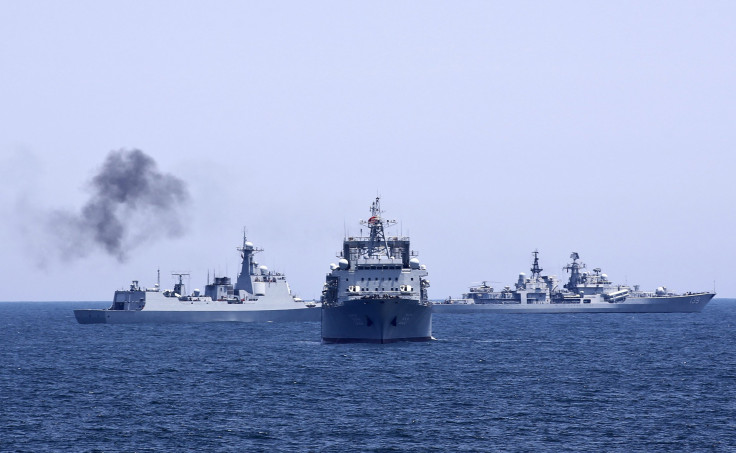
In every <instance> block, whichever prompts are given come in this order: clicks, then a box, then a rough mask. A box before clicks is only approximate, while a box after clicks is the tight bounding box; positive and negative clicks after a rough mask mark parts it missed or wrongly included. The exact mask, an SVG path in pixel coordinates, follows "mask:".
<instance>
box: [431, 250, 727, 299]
mask: <svg viewBox="0 0 736 453" xmlns="http://www.w3.org/2000/svg"><path fill="white" fill-rule="evenodd" d="M533 255H534V261H533V263H532V267H531V276H530V277H527V276H526V274H525V273H523V272H522V273H520V274H519V278H518V280H517V282H516V284H515V285H514V287H513V288H512V287H511V286H505V287H504V288H503V289H502V290H500V291H494V289H493V287H491V286H489V285H488V284H487V283H486V282H483V283H482V284H481V285H477V286H471V287H470V289H469V291H468V292H467V293H465V294H463V297H462V298H460V299H453V298H448V299H446V300H444V301H441V302H436V303H435V304H434V305H433V307H432V309H433V311H434V312H435V313H476V312H494V313H587V312H594V313H595V312H597V313H692V312H700V311H701V310H702V309H703V307H705V306H706V304H708V302H710V300H711V299H712V298H713V297H714V296H715V293H714V292H696V293H690V292H688V293H684V294H677V293H673V292H671V291H668V290H667V288H666V287H664V286H660V287H659V288H657V289H656V290H654V291H641V290H640V289H639V286H638V285H634V286H633V287H630V286H627V285H617V284H614V283H612V282H611V281H610V280H609V279H608V276H607V275H606V274H604V273H602V272H601V269H600V268H595V269H593V272H592V273H591V272H588V271H587V270H586V266H585V264H584V263H582V262H580V261H579V259H580V256H579V255H578V254H577V253H575V252H573V253H572V254H571V255H570V258H571V259H572V263H569V264H568V265H566V266H565V267H564V268H563V270H564V271H566V272H569V273H570V277H569V280H568V282H567V283H566V284H564V285H563V287H562V288H560V287H559V283H560V282H559V281H558V280H557V278H556V277H555V276H550V275H542V270H543V269H542V268H541V267H539V252H538V251H534V252H533Z"/></svg>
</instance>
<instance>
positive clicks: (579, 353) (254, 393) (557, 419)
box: [0, 299, 736, 452]
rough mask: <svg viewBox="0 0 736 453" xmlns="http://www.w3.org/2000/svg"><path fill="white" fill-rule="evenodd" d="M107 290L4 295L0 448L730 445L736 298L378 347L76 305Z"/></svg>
mask: <svg viewBox="0 0 736 453" xmlns="http://www.w3.org/2000/svg"><path fill="white" fill-rule="evenodd" d="M107 305H109V303H106V302H103V303H89V302H87V303H84V302H77V303H68V302H64V303H61V302H59V303H41V302H27V303H0V324H1V328H0V451H3V452H6V451H28V452H45V451H53V452H58V451H74V452H77V451H126V452H130V451H139V452H144V451H157V452H158V451H195V450H198V451H300V452H301V451H316V452H319V451H324V452H362V451H380V452H384V451H386V452H390V451H416V452H425V451H437V452H462V451H502V452H540V451H549V452H560V451H586V452H588V451H606V452H616V451H620V452H631V451H641V452H660V451H661V452H672V451H684V452H699V451H717V452H720V451H724V452H725V451H736V341H735V340H736V333H735V332H736V300H729V299H715V300H714V301H712V302H711V303H710V304H709V305H708V306H707V307H706V308H705V310H704V311H703V312H702V313H699V314H553V315H544V314H480V315H472V314H466V315H452V314H443V315H435V316H434V323H433V325H434V329H433V333H434V336H435V337H436V340H435V341H431V342H426V343H399V344H389V345H366V344H346V345H324V344H321V342H320V325H319V323H286V324H274V323H265V324H246V323H209V324H173V325H80V324H77V322H76V321H75V319H74V315H73V313H72V309H73V308H97V307H99V308H102V307H106V306H107Z"/></svg>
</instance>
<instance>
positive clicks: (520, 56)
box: [0, 1, 736, 300]
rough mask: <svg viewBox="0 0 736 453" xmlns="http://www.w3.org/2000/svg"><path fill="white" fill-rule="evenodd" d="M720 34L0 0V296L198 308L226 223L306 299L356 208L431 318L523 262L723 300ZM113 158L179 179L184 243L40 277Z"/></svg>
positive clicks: (729, 89)
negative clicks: (393, 239) (402, 243)
mask: <svg viewBox="0 0 736 453" xmlns="http://www.w3.org/2000/svg"><path fill="white" fill-rule="evenodd" d="M734 23H736V3H734V2H715V1H713V2H699V1H692V2H676V1H666V2H664V1H663V2H656V1H650V2H640V1H635V2H624V1H617V2H589V1H579V2H491V1H478V2H474V1H463V2H451V1H445V2H432V1H412V2H396V1H389V2H343V1H334V2H323V1H313V2H180V1H176V2H174V1H171V2H166V1H156V2H113V1H109V2H95V1H88V2H82V1H66V2H56V1H48V2H40V1H16V2H12V1H6V2H2V3H0V65H1V66H0V69H1V71H0V124H1V125H2V126H0V165H1V167H0V168H2V170H3V171H2V173H3V178H2V181H0V188H1V189H2V190H1V191H0V208H2V212H3V213H4V214H5V215H4V216H3V220H2V222H1V223H0V256H1V257H2V260H0V276H1V277H0V282H1V283H2V289H0V300H109V299H110V298H111V297H112V291H113V290H114V289H117V288H120V287H123V286H125V285H127V284H128V283H129V281H130V280H132V279H139V280H141V283H142V284H144V285H149V286H151V285H153V283H155V277H156V269H157V268H158V267H160V268H161V271H162V275H163V276H164V277H163V278H162V283H163V285H164V286H167V287H168V286H171V284H170V283H171V279H170V278H169V277H168V274H169V273H170V272H171V271H189V272H191V273H192V277H191V286H190V288H194V287H199V288H203V286H204V284H205V281H206V278H207V270H208V269H214V270H216V271H217V272H219V273H220V274H222V273H225V272H228V273H229V274H230V276H232V277H234V275H235V272H236V270H237V268H238V261H239V255H238V254H237V252H236V251H235V247H236V246H237V245H239V244H240V242H241V241H242V228H243V226H247V228H248V235H249V239H250V240H252V241H253V242H254V243H255V244H256V245H258V246H261V247H263V248H265V252H263V253H262V254H261V255H260V256H259V261H260V262H261V263H262V264H266V265H268V266H269V268H270V269H275V270H279V271H282V272H285V273H286V274H287V277H288V280H289V282H290V284H291V287H292V289H293V290H294V291H295V292H296V293H297V294H299V295H301V296H302V297H304V298H315V297H318V296H319V293H320V291H321V288H322V284H323V282H324V275H325V273H326V272H328V271H329V263H331V262H334V261H336V258H335V253H336V252H337V251H338V250H339V249H340V247H341V241H342V238H343V234H344V231H345V226H346V225H347V228H348V230H349V231H350V232H352V233H358V230H359V225H358V223H357V221H358V220H359V219H361V218H366V217H367V215H368V208H369V205H370V203H371V201H372V200H373V198H374V197H375V196H376V194H377V193H380V194H381V195H382V200H383V207H384V209H385V210H386V216H387V217H390V218H395V219H397V220H399V221H400V222H401V227H398V226H397V227H396V230H395V231H396V232H397V233H398V232H399V231H400V230H403V233H404V234H407V233H408V234H410V235H411V238H412V248H413V249H415V250H417V251H419V252H420V259H421V260H422V262H423V263H424V264H426V265H427V267H428V270H429V272H430V281H431V282H432V286H431V288H430V297H432V298H444V297H447V296H449V295H455V296H457V295H460V293H461V292H463V291H464V290H466V288H467V287H468V285H470V284H472V283H477V282H480V281H481V280H488V281H493V282H501V283H502V284H511V283H513V281H514V280H515V278H516V275H517V274H518V272H520V271H527V272H528V268H529V266H530V261H531V252H532V251H533V250H534V249H535V248H538V249H539V250H540V252H541V254H540V258H541V265H542V267H544V269H545V271H546V272H549V273H552V274H557V275H558V276H562V275H564V272H562V270H561V268H562V266H563V265H564V264H565V263H566V262H567V261H568V256H569V254H570V252H572V251H577V252H579V253H580V255H581V257H582V259H583V261H584V262H586V263H587V264H588V266H589V267H602V268H603V271H604V272H606V273H607V274H608V275H609V277H610V278H611V279H613V280H614V281H618V282H628V283H629V284H633V283H640V284H641V285H642V286H643V287H646V288H654V287H656V286H659V285H665V286H667V287H668V288H671V289H674V290H678V291H695V290H707V289H712V287H713V284H714V281H715V283H716V288H717V290H718V293H719V296H722V297H728V296H730V297H736V279H734V278H733V275H734V274H736V268H735V266H734V264H733V259H734V254H735V252H736V245H735V240H734V235H735V233H734V224H735V223H734V220H735V219H734V217H735V216H734V204H735V203H734V201H735V200H734V198H736V196H735V194H736V190H735V189H734V169H735V168H736V165H735V164H736V157H735V155H734V149H735V145H736V127H735V126H736V60H735V59H736V27H734ZM133 148H138V149H141V150H143V151H144V152H145V153H147V154H148V155H150V156H152V157H153V158H154V159H155V160H156V162H157V164H158V168H159V170H160V171H161V172H163V173H172V174H175V175H177V176H178V177H180V178H182V179H184V180H186V181H187V185H188V189H189V193H190V195H191V202H190V204H189V205H188V206H187V207H186V208H185V209H183V210H184V212H182V213H181V214H182V215H183V216H184V217H185V225H187V231H186V233H185V234H184V235H182V236H180V237H178V238H172V239H165V238H161V239H157V240H148V241H143V242H141V243H140V244H138V245H137V247H135V248H131V249H130V251H129V252H128V253H127V260H126V261H124V262H119V261H118V260H117V259H116V258H115V257H113V256H109V255H107V254H105V253H104V252H103V251H101V250H100V251H96V252H95V251H93V252H92V253H90V254H89V255H87V256H86V257H80V258H76V259H69V258H66V259H63V258H60V257H59V253H58V252H57V250H58V249H59V248H61V249H63V248H64V247H63V246H64V244H53V243H52V240H53V238H54V237H56V236H54V235H51V234H49V231H48V226H47V224H46V223H45V222H43V221H42V220H39V219H43V218H45V215H46V214H45V213H47V212H49V211H53V210H58V209H64V210H71V211H79V210H80V209H81V207H82V206H83V205H84V204H85V203H86V202H87V201H88V199H89V197H90V195H89V183H90V180H91V179H92V178H93V177H94V175H95V174H96V173H97V172H98V170H99V169H100V167H101V165H102V163H103V161H104V159H105V157H106V156H107V154H108V152H110V151H111V150H118V149H133ZM147 215H148V216H149V218H148V219H147V220H145V221H144V223H145V222H154V223H155V220H156V213H152V212H151V213H147ZM135 221H136V222H140V221H141V219H140V218H136V220H135ZM59 246H61V247H59Z"/></svg>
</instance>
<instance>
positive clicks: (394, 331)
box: [322, 299, 432, 343]
mask: <svg viewBox="0 0 736 453" xmlns="http://www.w3.org/2000/svg"><path fill="white" fill-rule="evenodd" d="M431 339H432V307H431V305H425V304H421V303H419V302H418V301H416V300H411V299H357V300H352V301H347V302H345V303H344V304H342V305H340V306H337V307H332V306H323V307H322V341H324V342H325V343H393V342H397V341H427V340H431Z"/></svg>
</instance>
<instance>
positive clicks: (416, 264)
mask: <svg viewBox="0 0 736 453" xmlns="http://www.w3.org/2000/svg"><path fill="white" fill-rule="evenodd" d="M409 266H411V268H412V269H419V258H412V259H410V260H409Z"/></svg>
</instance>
